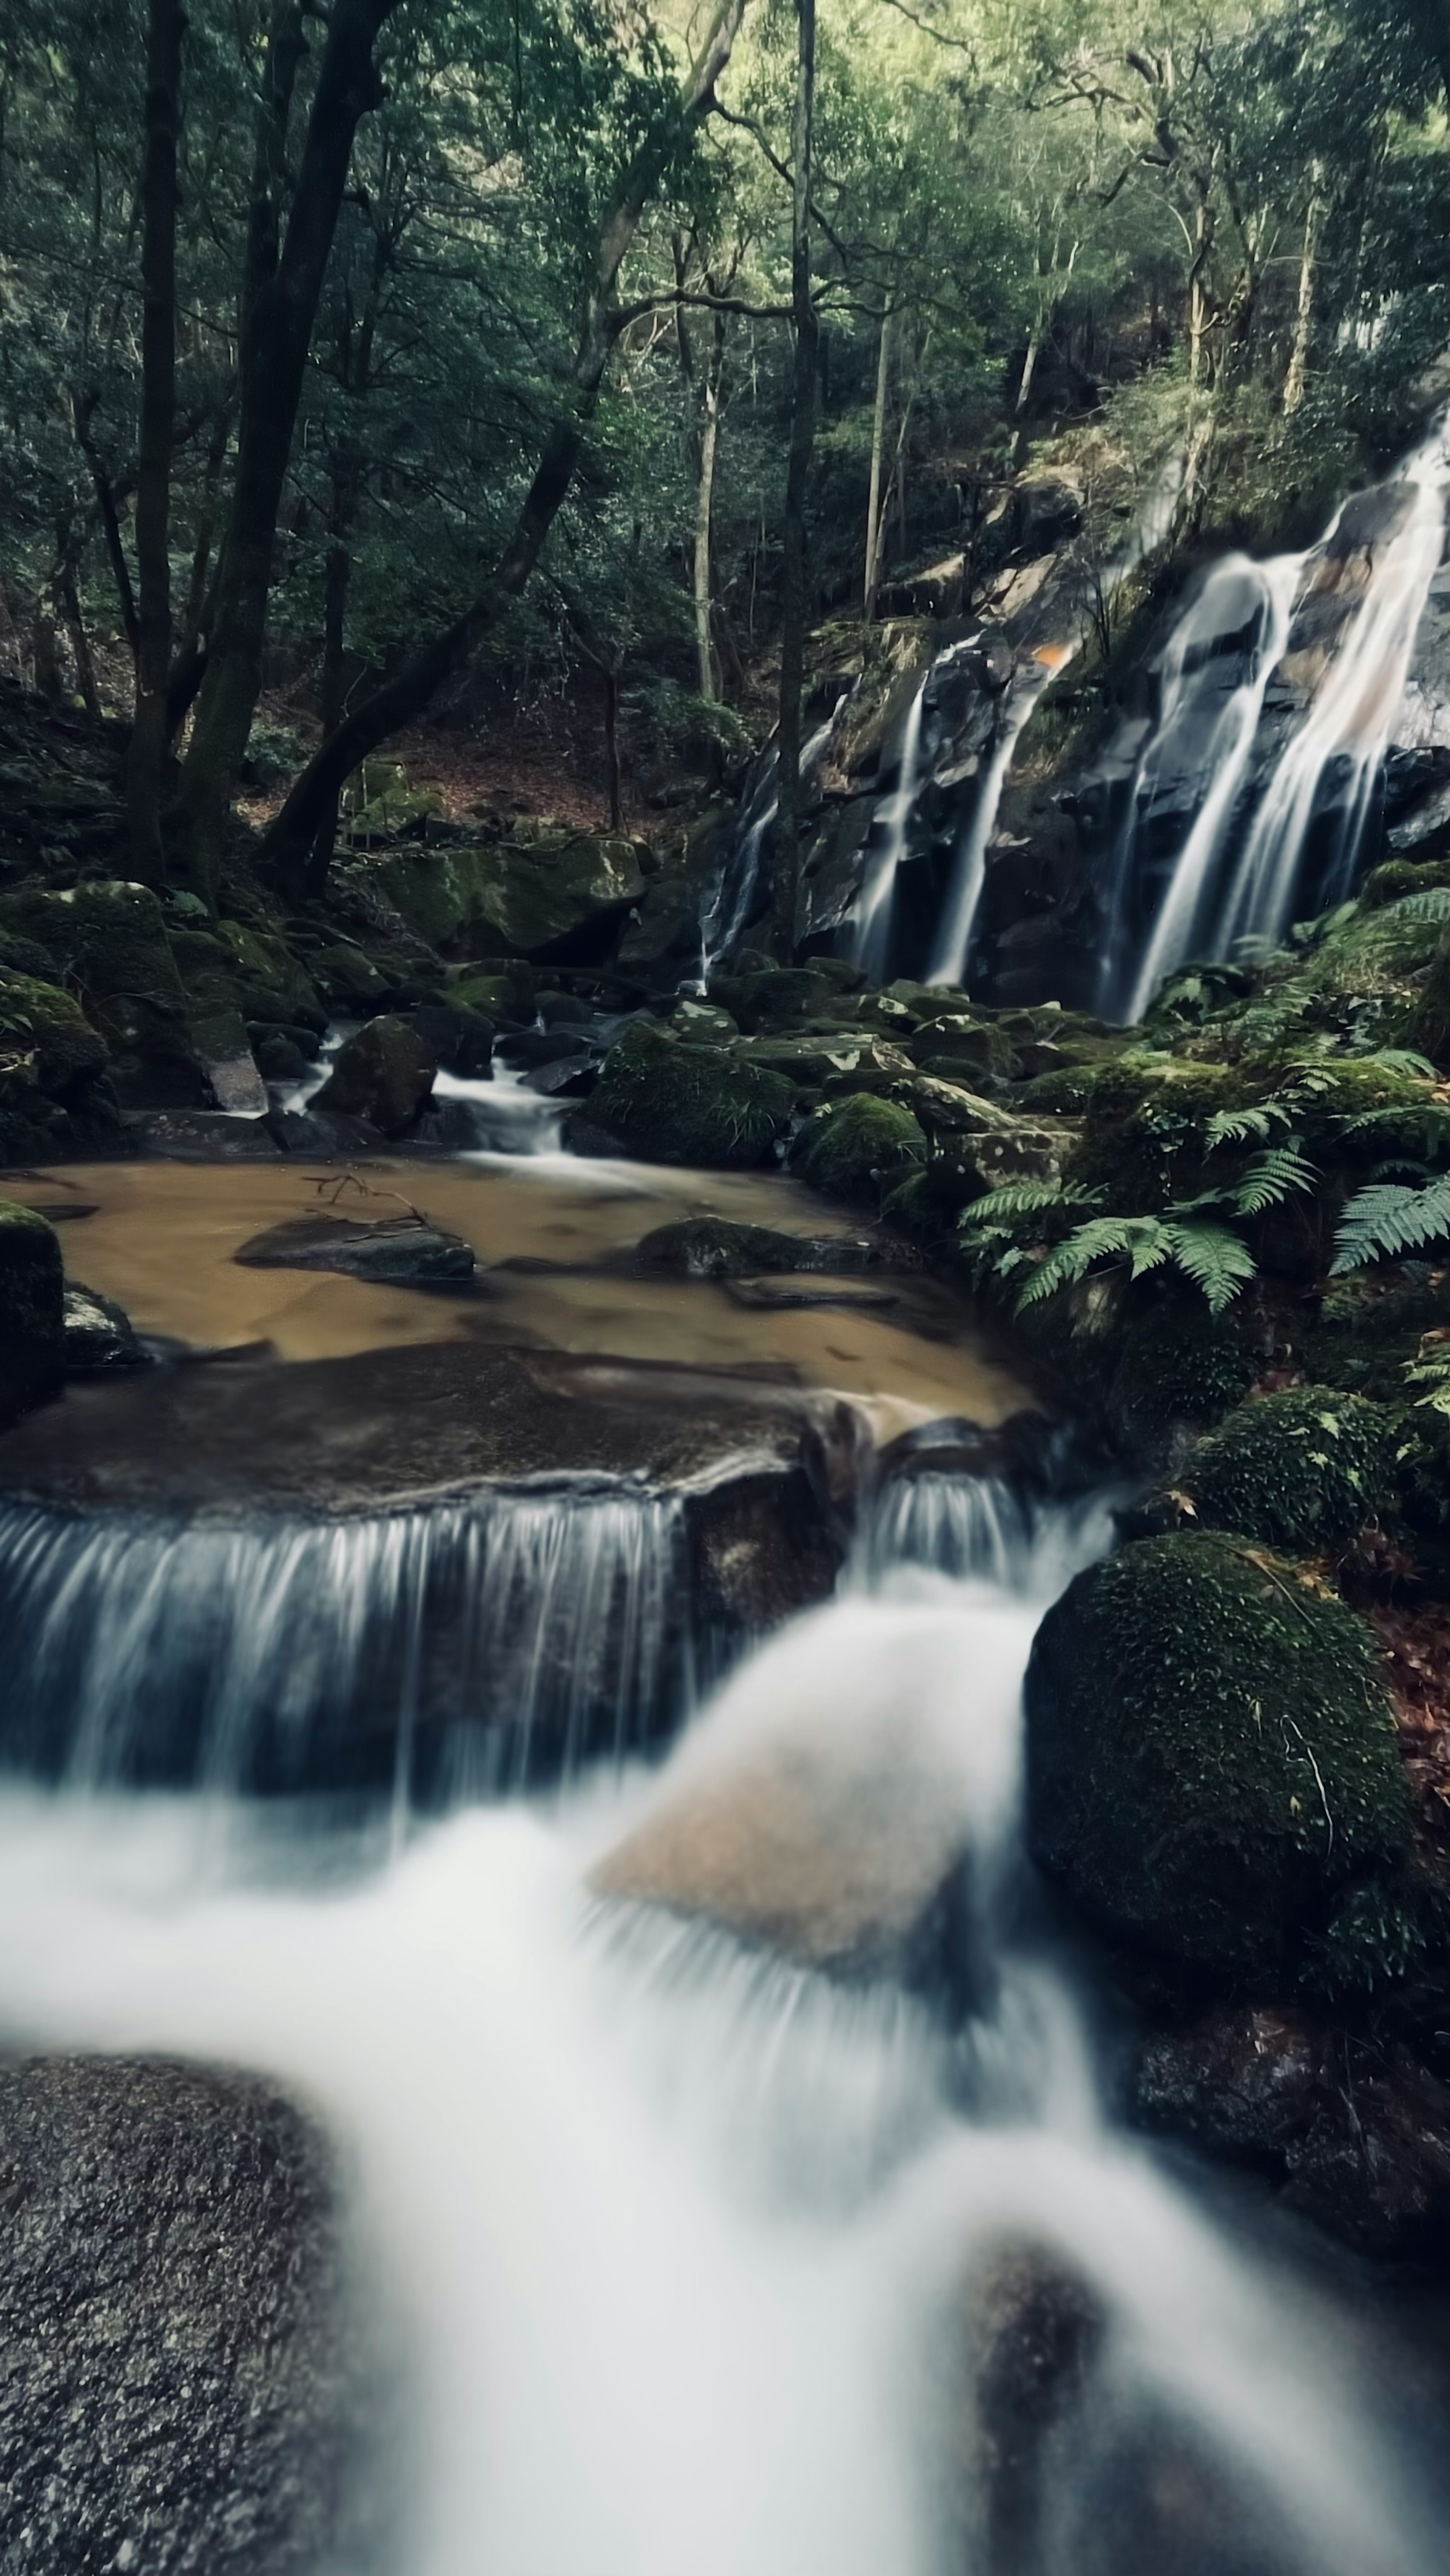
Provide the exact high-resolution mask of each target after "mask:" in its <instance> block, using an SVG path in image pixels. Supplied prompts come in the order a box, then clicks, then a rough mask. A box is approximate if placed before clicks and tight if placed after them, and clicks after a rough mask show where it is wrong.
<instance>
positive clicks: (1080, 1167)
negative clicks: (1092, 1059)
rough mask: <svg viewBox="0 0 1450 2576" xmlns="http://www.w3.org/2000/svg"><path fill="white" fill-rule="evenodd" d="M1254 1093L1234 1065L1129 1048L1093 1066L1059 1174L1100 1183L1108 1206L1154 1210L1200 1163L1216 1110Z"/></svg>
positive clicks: (1241, 1102) (1143, 1211)
mask: <svg viewBox="0 0 1450 2576" xmlns="http://www.w3.org/2000/svg"><path fill="white" fill-rule="evenodd" d="M1253 1097H1254V1092H1253V1091H1252V1090H1251V1089H1249V1088H1248V1087H1246V1086H1245V1084H1244V1082H1243V1079H1242V1077H1241V1076H1240V1074H1239V1073H1238V1071H1237V1069H1236V1068H1235V1067H1232V1066H1229V1065H1220V1064H1203V1063H1198V1062H1194V1061H1191V1060H1186V1059H1184V1058H1183V1057H1180V1056H1152V1055H1148V1054H1146V1053H1145V1054H1142V1055H1140V1054H1137V1053H1136V1052H1135V1053H1133V1054H1130V1055H1128V1056H1124V1057H1119V1059H1118V1060H1117V1062H1116V1063H1110V1064H1105V1065H1102V1066H1100V1067H1098V1069H1097V1071H1096V1073H1095V1075H1094V1078H1093V1081H1092V1084H1091V1087H1090V1088H1089V1090H1088V1092H1087V1094H1086V1098H1085V1101H1084V1110H1085V1125H1084V1129H1083V1135H1082V1140H1081V1142H1080V1144H1079V1145H1078V1146H1077V1147H1076V1149H1075V1151H1074V1152H1073V1154H1072V1156H1071V1159H1070V1161H1069V1163H1068V1165H1067V1177H1068V1179H1069V1180H1071V1181H1075V1182H1077V1183H1079V1184H1080V1185H1081V1186H1082V1187H1084V1188H1087V1189H1096V1190H1101V1191H1103V1193H1104V1204H1105V1206H1106V1207H1108V1208H1109V1209H1111V1210H1113V1211H1115V1212H1118V1211H1121V1212H1122V1213H1123V1214H1125V1215H1128V1214H1131V1215H1135V1216H1139V1215H1150V1216H1151V1215H1157V1214H1159V1213H1160V1212H1161V1211H1162V1209H1163V1208H1165V1207H1166V1206H1167V1205H1168V1203H1169V1201H1170V1199H1172V1198H1173V1197H1175V1196H1176V1195H1178V1194H1180V1193H1181V1190H1182V1186H1183V1181H1184V1176H1185V1172H1187V1171H1191V1170H1192V1169H1194V1168H1195V1167H1196V1166H1197V1165H1198V1164H1199V1163H1201V1161H1202V1159H1203V1155H1204V1150H1205V1149H1204V1142H1203V1138H1204V1130H1205V1129H1206V1127H1207V1125H1208V1122H1209V1120H1210V1118H1212V1117H1214V1116H1215V1115H1216V1114H1217V1113H1218V1112H1219V1111H1223V1110H1231V1109H1236V1108H1239V1107H1241V1106H1243V1105H1244V1103H1245V1102H1246V1101H1248V1100H1251V1099H1252V1098H1253Z"/></svg>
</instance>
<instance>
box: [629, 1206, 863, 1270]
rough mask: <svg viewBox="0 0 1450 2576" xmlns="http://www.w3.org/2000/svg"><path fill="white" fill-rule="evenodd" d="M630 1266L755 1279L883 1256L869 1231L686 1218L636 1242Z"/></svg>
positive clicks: (850, 1266)
mask: <svg viewBox="0 0 1450 2576" xmlns="http://www.w3.org/2000/svg"><path fill="white" fill-rule="evenodd" d="M629 1257H630V1261H631V1266H632V1267H633V1268H635V1269H637V1270H640V1271H643V1272H646V1273H656V1272H661V1271H662V1272H664V1273H665V1274H666V1275H669V1276H674V1277H676V1278H681V1279H753V1278H758V1277H761V1276H762V1275H764V1274H767V1273H781V1272H790V1271H801V1270H818V1271H829V1272H841V1271H849V1270H864V1269H868V1268H870V1267H871V1266H873V1264H874V1263H876V1262H877V1261H878V1260H879V1259H880V1253H879V1251H878V1248H877V1247H876V1245H875V1244H874V1243H873V1242H872V1241H871V1240H870V1239H869V1238H868V1237H867V1236H865V1235H848V1234H839V1235H807V1234H781V1233H779V1232H777V1230H776V1229H775V1228H774V1227H773V1226H768V1225H737V1224H735V1223H734V1222H733V1221H732V1220H731V1219H730V1218H729V1217H721V1216H694V1217H682V1218H680V1219H679V1220H678V1222H677V1223H676V1224H674V1225H658V1226H656V1227H655V1229H654V1231H653V1233H651V1234H647V1235H645V1236H644V1237H643V1238H642V1240H641V1241H640V1242H639V1243H637V1244H636V1245H635V1247H634V1251H633V1253H632V1255H631V1256H629Z"/></svg>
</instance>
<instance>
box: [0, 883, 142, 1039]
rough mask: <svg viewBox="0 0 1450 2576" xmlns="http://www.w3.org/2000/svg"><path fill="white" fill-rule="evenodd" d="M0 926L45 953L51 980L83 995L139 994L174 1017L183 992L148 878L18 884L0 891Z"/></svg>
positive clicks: (135, 998)
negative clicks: (8, 890)
mask: <svg viewBox="0 0 1450 2576" xmlns="http://www.w3.org/2000/svg"><path fill="white" fill-rule="evenodd" d="M0 931H3V932H5V933H8V934H13V935H15V936H18V937H20V938H22V939H25V940H27V941H28V942H29V943H30V944H31V946H32V947H33V948H35V949H36V950H39V951H42V952H43V953H44V954H45V956H46V957H47V958H48V959H49V961H50V966H51V974H52V978H53V980H54V981H55V982H56V983H57V984H67V985H70V986H72V987H73V988H74V989H76V990H78V991H79V992H80V993H81V994H83V995H84V996H86V997H87V998H88V999H95V1000H97V1001H112V1000H115V1001H125V1002H141V1003H144V1004H147V1005H149V1006H150V1008H152V1009H153V1010H157V1011H161V1012H163V1013H169V1014H172V1015H174V1016H175V1017H176V1018H178V1019H179V1018H180V1017H181V1015H182V1013H183V1011H184V1010H185V1007H186V994H185V992H184V990H183V987H182V982H181V977H180V975H179V974H178V973H177V969H176V960H175V958H174V957H173V956H172V954H171V948H170V945H169V943H168V940H167V935H166V916H165V914H164V913H163V911H162V909H161V906H160V904H159V903H158V901H157V899H156V897H155V895H154V894H153V893H152V892H151V889H150V887H149V886H143V885H132V884H129V883H127V882H126V881H125V880H124V879H121V878H111V877H106V878H97V879H92V880H89V881H87V882H85V883H83V884H81V885H77V886H70V887H56V886H26V887H23V888H21V890H20V891H19V892H18V893H15V894H6V895H0Z"/></svg>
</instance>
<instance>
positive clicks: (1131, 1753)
mask: <svg viewBox="0 0 1450 2576" xmlns="http://www.w3.org/2000/svg"><path fill="white" fill-rule="evenodd" d="M1027 1708H1028V1750H1027V1770H1028V1803H1029V1819H1030V1828H1031V1836H1032V1843H1033V1848H1034V1850H1035V1852H1036V1854H1037V1856H1038V1858H1039V1860H1040V1861H1041V1862H1042V1864H1043V1866H1044V1867H1045V1868H1047V1869H1048V1870H1050V1871H1051V1872H1052V1873H1053V1875H1054V1876H1056V1877H1059V1878H1061V1879H1062V1880H1064V1881H1065V1883H1066V1884H1067V1886H1068V1887H1069V1888H1070V1889H1071V1890H1072V1892H1073V1893H1074V1895H1076V1896H1077V1897H1078V1898H1079V1899H1080V1900H1081V1902H1082V1903H1083V1904H1084V1905H1085V1906H1086V1907H1087V1908H1088V1909H1089V1910H1090V1912H1091V1913H1092V1914H1093V1915H1094V1916H1095V1917H1096V1918H1097V1919H1098V1920H1099V1921H1100V1922H1102V1923H1103V1924H1104V1925H1106V1926H1107V1927H1109V1928H1110V1929H1111V1930H1112V1931H1114V1932H1116V1933H1118V1934H1121V1935H1124V1936H1127V1937H1129V1938H1131V1939H1134V1940H1137V1941H1140V1942H1142V1943H1144V1944H1146V1945H1148V1946H1149V1947H1151V1948H1153V1949H1156V1950H1158V1951H1160V1952H1162V1953H1164V1954H1165V1955H1167V1956H1168V1957H1170V1958H1173V1959H1175V1960H1178V1961H1181V1962H1183V1963H1184V1964H1186V1965H1189V1966H1192V1967H1196V1968H1199V1969H1205V1970H1211V1971H1214V1972H1216V1973H1220V1974H1221V1973H1229V1974H1236V1973H1242V1974H1246V1975H1249V1976H1253V1977H1267V1978H1271V1979H1273V1978H1278V1977H1280V1976H1282V1975H1284V1974H1285V1973H1286V1972H1289V1973H1292V1972H1294V1971H1296V1970H1297V1969H1298V1967H1299V1966H1300V1965H1301V1964H1302V1961H1303V1959H1304V1957H1305V1955H1306V1944H1307V1943H1308V1942H1309V1941H1310V1940H1312V1939H1313V1938H1314V1937H1315V1936H1316V1935H1320V1934H1322V1932H1323V1929H1324V1926H1325V1924H1326V1922H1327V1920H1328V1917H1329V1914H1330V1911H1331V1909H1332V1907H1333V1905H1334V1903H1335V1902H1336V1900H1337V1899H1338V1898H1339V1897H1340V1896H1341V1894H1342V1893H1343V1891H1345V1890H1346V1889H1348V1888H1351V1887H1354V1886H1357V1885H1361V1884H1368V1883H1370V1882H1371V1881H1373V1880H1374V1879H1376V1878H1383V1877H1386V1876H1393V1875H1394V1874H1395V1873H1396V1872H1397V1871H1398V1869H1399V1866H1400V1863H1401V1860H1402V1857H1403V1855H1404V1853H1405V1851H1406V1849H1407V1846H1408V1839H1409V1828H1410V1802H1409V1794H1408V1790H1407V1788H1406V1783H1405V1778H1404V1773H1403V1770H1402V1767H1401V1764H1400V1759H1399V1754H1398V1750H1397V1745H1396V1738H1395V1731H1394V1725H1393V1720H1392V1717H1391V1713H1390V1708H1389V1702H1388V1700H1387V1698H1386V1695H1385V1690H1384V1685H1383V1681H1382V1678H1381V1673H1380V1665H1379V1657H1378V1652H1377V1648H1376V1644H1375V1640H1374V1638H1373V1636H1372V1634H1371V1632H1370V1630H1369V1629H1368V1628H1367V1626H1366V1625H1365V1623H1364V1622H1363V1620H1361V1619H1360V1618H1359V1617H1358V1616H1357V1615H1356V1613H1355V1612H1354V1611H1352V1610H1350V1609H1348V1608H1347V1607H1346V1605H1345V1603H1344V1602H1342V1601H1341V1600H1339V1599H1338V1598H1332V1597H1328V1596H1326V1595H1324V1594H1322V1593H1321V1592H1319V1591H1318V1590H1315V1589H1312V1588H1310V1587H1309V1586H1308V1585H1307V1584H1306V1583H1305V1582H1304V1581H1303V1580H1302V1578H1301V1577H1300V1576H1299V1574H1298V1573H1297V1572H1296V1570H1295V1568H1294V1567H1293V1566H1292V1565H1289V1564H1287V1563H1285V1562H1284V1561H1283V1560H1281V1559H1277V1558H1275V1557H1273V1556H1271V1555H1270V1554H1269V1553H1268V1551H1267V1550H1265V1549H1261V1548H1253V1547H1250V1546H1249V1545H1248V1544H1247V1543H1246V1542H1244V1541H1241V1540H1235V1539H1231V1538H1218V1537H1209V1536H1204V1537H1172V1538H1155V1539H1145V1540H1141V1541H1138V1542H1137V1543H1135V1544H1134V1545H1132V1546H1129V1547H1126V1548H1124V1549H1122V1550H1121V1552H1120V1553H1119V1554H1118V1555H1117V1556H1115V1557H1111V1558H1109V1559H1108V1560H1107V1562H1106V1563H1105V1564H1102V1565H1097V1566H1093V1567H1092V1568H1090V1570H1089V1571H1088V1572H1087V1573H1086V1574H1082V1575H1079V1577H1078V1579H1077V1581H1076V1582H1075V1583H1074V1584H1072V1586H1071V1587H1070V1588H1069V1590H1068V1591H1067V1593H1066V1594H1065V1595H1064V1596H1063V1599H1062V1600H1061V1601H1059V1602H1058V1603H1057V1604H1056V1605H1055V1606H1054V1608H1053V1609H1052V1610H1050V1611H1049V1612H1048V1615H1047V1617H1046V1619H1045V1620H1044V1622H1043V1624H1042V1627H1041V1628H1040V1629H1039V1631H1038V1635H1037V1640H1036V1643H1035V1645H1034V1648H1033V1654H1032V1662H1031V1666H1030V1669H1029V1673H1028V1683H1027Z"/></svg>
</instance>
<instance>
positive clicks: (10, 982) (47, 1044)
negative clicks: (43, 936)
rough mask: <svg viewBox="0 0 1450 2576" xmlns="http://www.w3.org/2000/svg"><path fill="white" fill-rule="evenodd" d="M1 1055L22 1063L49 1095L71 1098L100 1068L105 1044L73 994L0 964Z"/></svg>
mask: <svg viewBox="0 0 1450 2576" xmlns="http://www.w3.org/2000/svg"><path fill="white" fill-rule="evenodd" d="M0 1057H3V1058H4V1059H6V1060H7V1061H9V1062H11V1063H15V1062H18V1063H19V1064H21V1065H23V1066H24V1067H25V1069H26V1073H27V1077H28V1079H29V1080H30V1081H32V1082H33V1083H34V1084H35V1087H36V1089H37V1090H39V1091H42V1092H44V1093H45V1094H46V1096H47V1097H48V1098H49V1099H52V1100H59V1101H69V1100H73V1099H74V1098H75V1097H76V1096H77V1093H78V1092H80V1091H82V1090H84V1089H85V1087H86V1086H87V1085H88V1084H90V1083H91V1082H93V1081H94V1080H95V1078H96V1076H97V1074H99V1073H102V1072H104V1070H105V1064H106V1046H105V1040H104V1039H103V1038H101V1037H99V1036H98V1035H97V1033H96V1031H95V1030H94V1029H93V1028H92V1026H91V1024H90V1021H89V1020H88V1019H87V1018H86V1015H85V1013H84V1011H83V1010H82V1009H81V1006H80V1004H79V1002H78V1001H77V1000H76V999H75V996H74V995H73V994H71V993H63V992H62V991H61V989H60V987H59V985H57V984H45V983H41V982H39V981H38V980H37V979H36V978H35V977H33V976H30V975H10V974H6V973H5V972H4V971H3V969H0Z"/></svg>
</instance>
